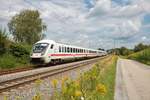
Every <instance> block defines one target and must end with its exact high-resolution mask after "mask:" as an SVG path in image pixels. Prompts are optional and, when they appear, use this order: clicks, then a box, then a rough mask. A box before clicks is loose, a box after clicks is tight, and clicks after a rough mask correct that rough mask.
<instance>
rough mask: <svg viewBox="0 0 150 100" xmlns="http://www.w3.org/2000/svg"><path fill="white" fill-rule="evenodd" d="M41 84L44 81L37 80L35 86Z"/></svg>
mask: <svg viewBox="0 0 150 100" xmlns="http://www.w3.org/2000/svg"><path fill="white" fill-rule="evenodd" d="M41 83H42V80H41V79H40V78H39V79H37V80H35V84H36V85H37V86H39V85H40V84H41Z"/></svg>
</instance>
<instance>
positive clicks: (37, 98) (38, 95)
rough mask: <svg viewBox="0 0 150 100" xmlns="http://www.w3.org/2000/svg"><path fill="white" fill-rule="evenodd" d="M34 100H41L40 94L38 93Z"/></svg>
mask: <svg viewBox="0 0 150 100" xmlns="http://www.w3.org/2000/svg"><path fill="white" fill-rule="evenodd" d="M32 100H41V95H40V93H36V95H35V96H34V97H33V98H32Z"/></svg>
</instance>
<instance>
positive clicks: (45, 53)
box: [30, 40, 107, 63]
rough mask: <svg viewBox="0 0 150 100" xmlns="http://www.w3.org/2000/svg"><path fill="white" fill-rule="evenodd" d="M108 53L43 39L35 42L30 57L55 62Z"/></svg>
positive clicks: (36, 61)
mask: <svg viewBox="0 0 150 100" xmlns="http://www.w3.org/2000/svg"><path fill="white" fill-rule="evenodd" d="M104 55H107V53H106V51H101V50H94V49H89V48H82V47H77V46H72V45H67V44H62V43H58V42H55V41H53V40H41V41H38V42H37V43H35V44H34V46H33V49H32V52H31V55H30V58H31V61H32V62H35V63H55V62H61V61H64V60H67V59H71V60H74V59H79V58H88V57H97V56H104Z"/></svg>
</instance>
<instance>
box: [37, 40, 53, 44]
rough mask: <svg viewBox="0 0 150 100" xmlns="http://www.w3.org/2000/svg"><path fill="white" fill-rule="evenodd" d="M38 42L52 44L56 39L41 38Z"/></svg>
mask: <svg viewBox="0 0 150 100" xmlns="http://www.w3.org/2000/svg"><path fill="white" fill-rule="evenodd" d="M36 43H50V44H52V43H53V44H54V43H56V42H55V41H53V40H40V41H38V42H36Z"/></svg>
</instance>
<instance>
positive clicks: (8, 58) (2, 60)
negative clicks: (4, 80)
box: [0, 53, 29, 70]
mask: <svg viewBox="0 0 150 100" xmlns="http://www.w3.org/2000/svg"><path fill="white" fill-rule="evenodd" d="M25 65H29V59H27V57H21V58H17V57H15V56H13V55H11V54H8V53H6V54H4V55H1V57H0V70H6V69H14V68H19V67H23V66H25Z"/></svg>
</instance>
